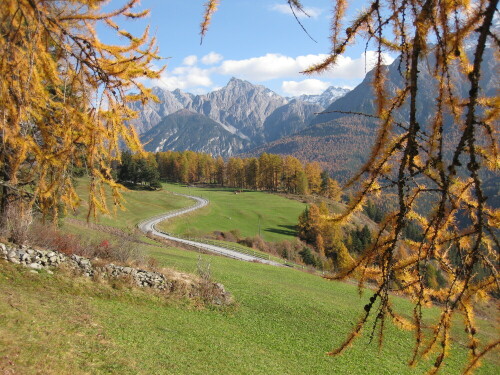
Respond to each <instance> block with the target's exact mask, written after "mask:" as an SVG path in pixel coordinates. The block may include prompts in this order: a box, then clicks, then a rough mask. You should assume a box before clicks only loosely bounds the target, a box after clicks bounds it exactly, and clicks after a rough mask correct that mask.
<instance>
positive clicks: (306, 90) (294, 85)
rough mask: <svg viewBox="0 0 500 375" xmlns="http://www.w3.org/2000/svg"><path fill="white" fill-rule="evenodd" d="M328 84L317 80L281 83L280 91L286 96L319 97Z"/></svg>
mask: <svg viewBox="0 0 500 375" xmlns="http://www.w3.org/2000/svg"><path fill="white" fill-rule="evenodd" d="M329 86H330V83H328V82H325V81H320V80H319V79H305V80H303V81H283V83H282V84H281V89H282V90H283V92H284V93H285V94H286V95H290V96H299V95H319V94H321V93H323V92H324V91H325V90H326V89H327V88H328V87H329Z"/></svg>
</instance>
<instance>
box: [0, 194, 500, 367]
mask: <svg viewBox="0 0 500 375" xmlns="http://www.w3.org/2000/svg"><path fill="white" fill-rule="evenodd" d="M169 188H171V189H172V190H177V191H182V192H187V193H191V194H195V195H203V196H205V197H207V195H208V193H210V192H207V191H205V189H186V188H181V187H175V186H174V187H170V186H169ZM136 193H137V194H136ZM127 194H130V195H128V196H127V199H128V203H127V205H128V206H129V211H126V212H127V214H124V215H123V216H122V215H120V216H119V217H117V219H116V222H113V224H114V225H115V226H117V227H120V228H128V227H129V225H134V224H135V221H139V220H141V219H143V218H144V217H147V216H153V215H155V214H157V213H160V212H164V211H165V207H164V206H163V205H164V204H165V205H167V206H168V205H170V207H172V208H171V209H174V208H177V207H174V206H176V205H180V201H179V200H178V197H175V196H172V195H169V193H167V192H165V191H162V192H131V193H127ZM251 195H252V193H243V194H238V195H236V196H235V195H234V194H232V195H231V193H229V192H227V191H220V192H219V191H217V192H215V191H214V192H213V196H212V197H208V198H209V199H211V200H212V202H213V203H212V205H211V207H210V208H211V210H207V211H208V213H209V215H212V216H211V217H212V220H214V217H216V215H214V212H217V211H219V212H223V213H224V212H225V213H228V212H233V211H230V210H229V208H224V207H222V204H223V203H224V202H225V201H229V200H230V199H231V197H232V199H235V197H238V198H239V197H243V198H244V197H245V196H249V198H248V201H246V203H245V205H246V206H247V209H249V210H253V212H254V213H256V212H259V208H258V207H259V206H258V203H259V202H260V203H262V204H263V205H264V207H265V208H266V209H267V206H269V205H270V204H271V203H272V202H274V200H273V198H272V196H270V195H268V194H264V193H260V194H256V195H255V197H256V198H250V196H251ZM266 197H270V198H268V199H270V200H269V201H266ZM172 199H173V200H174V202H172ZM251 199H254V200H253V201H252V200H251ZM242 201H243V200H242ZM276 201H279V202H280V204H282V205H283V207H285V206H286V204H287V203H288V204H290V202H291V201H289V200H286V199H283V198H282V199H281V200H276ZM236 202H237V201H232V203H230V204H229V206H231V204H232V205H236ZM182 203H183V204H186V203H189V202H187V201H184V202H182ZM291 203H294V202H291ZM295 203H296V202H295ZM130 207H136V209H137V210H138V212H134V213H131V211H132V210H131V209H130ZM142 207H144V208H145V209H144V210H142V209H140V208H142ZM233 210H234V209H233ZM283 210H285V211H286V209H284V208H283ZM263 211H264V209H263ZM288 211H290V210H289V209H288ZM299 211H300V210H299ZM200 214H201V213H200ZM269 216H270V217H273V216H275V217H279V215H271V214H270V213H269ZM105 220H111V219H105ZM193 220H194V217H193ZM200 220H201V219H200ZM269 220H271V219H269ZM101 222H105V221H104V219H103V220H102V221H101ZM207 226H208V224H207ZM64 229H65V230H66V231H70V232H73V233H85V234H86V235H88V236H91V237H93V238H97V239H111V240H113V237H114V234H111V233H106V232H104V231H102V230H93V229H91V228H86V227H84V226H83V225H81V224H79V223H78V222H73V221H72V222H68V223H66V224H65V226H64ZM217 229H223V228H220V227H218V228H217ZM207 230H208V229H207ZM135 246H138V247H139V248H140V249H141V250H142V251H144V252H145V253H147V254H149V255H150V256H153V257H155V258H156V259H157V260H158V261H159V262H160V264H161V265H163V266H166V267H170V268H175V269H178V270H181V271H185V272H189V273H194V272H196V268H197V263H198V257H199V254H198V253H196V252H192V251H187V250H180V249H175V248H171V247H163V246H160V245H158V244H155V243H154V242H152V241H150V240H147V239H143V242H142V243H136V244H135ZM202 259H203V261H205V262H210V264H211V270H212V274H213V278H214V280H216V281H218V282H221V283H223V284H224V285H225V287H226V289H227V290H229V291H230V292H231V293H232V294H233V296H234V298H235V300H236V305H235V306H232V307H229V308H223V309H215V308H199V307H197V306H195V305H193V304H192V303H189V302H187V301H182V300H177V299H175V298H170V299H163V298H158V297H157V296H155V295H152V294H148V293H145V292H143V291H138V290H135V289H128V288H125V287H121V288H120V287H117V288H112V287H111V286H109V285H107V284H102V283H93V282H91V281H89V280H87V279H83V278H80V277H71V278H68V277H65V276H64V275H60V274H58V273H56V274H55V275H49V274H47V273H41V274H37V275H35V274H33V273H30V272H29V271H28V270H27V269H25V268H22V267H18V266H14V265H11V264H6V263H5V262H3V261H0V321H1V322H2V324H0V373H2V372H4V373H22V374H38V373H43V374H69V373H71V374H88V373H95V374H105V373H119V374H266V375H267V374H415V373H424V372H425V370H426V369H428V368H429V367H430V366H431V364H432V361H433V357H431V358H430V359H429V360H428V361H427V362H424V363H420V364H419V365H418V366H417V368H409V367H407V365H406V363H407V361H408V359H409V358H410V355H411V350H412V344H413V339H414V336H413V334H412V333H411V332H404V331H400V330H398V329H396V328H394V327H392V326H390V324H389V326H390V328H389V329H388V331H387V333H386V336H385V344H384V346H383V348H382V349H381V350H380V351H379V349H378V347H377V345H376V343H372V344H368V341H369V339H368V337H369V331H365V332H364V334H363V336H362V337H361V338H360V339H359V340H358V341H357V342H356V343H355V344H354V346H353V347H351V348H349V349H348V350H347V351H346V352H345V353H344V354H343V355H342V356H340V357H335V358H331V357H328V356H326V355H325V353H326V352H327V351H329V350H331V349H333V348H334V347H336V346H337V345H339V344H340V343H341V342H342V341H343V339H344V338H345V337H346V335H347V334H348V333H349V332H350V330H351V329H352V327H353V325H354V324H355V322H356V320H357V318H358V317H359V315H360V314H361V312H362V311H363V305H364V304H365V303H366V301H367V299H368V297H369V295H370V294H369V293H367V294H365V295H364V296H363V297H362V298H360V297H359V295H358V293H357V288H356V287H355V286H354V285H351V284H348V283H340V282H331V281H326V280H324V279H322V278H320V277H318V276H315V275H311V274H308V273H305V272H300V271H297V270H293V269H289V268H285V267H283V268H278V267H271V266H266V265H262V264H256V263H247V262H241V261H236V260H232V259H228V258H224V257H220V256H211V255H202ZM394 304H395V306H396V308H397V309H398V310H400V311H402V312H403V313H405V314H409V313H410V312H411V310H410V303H409V301H407V300H405V299H402V298H394ZM437 313H438V311H437V310H427V311H426V315H427V316H428V317H435V316H436V315H437ZM492 316H494V313H493V314H492ZM478 325H479V327H480V334H481V335H482V336H483V337H484V336H489V338H494V337H495V334H496V326H495V322H494V319H492V320H486V319H478ZM454 333H455V340H454V345H453V349H452V354H453V358H452V359H449V360H447V362H446V365H445V367H444V368H443V371H442V372H441V373H443V374H457V373H460V371H461V370H462V369H463V367H464V364H465V362H466V358H467V353H466V351H465V349H464V346H465V341H464V334H463V330H461V329H460V327H459V326H458V325H457V328H456V330H455V332H454ZM498 370H499V362H498V359H497V358H495V356H494V353H493V354H491V355H489V356H488V357H487V358H486V360H485V361H484V366H483V367H482V368H481V369H480V370H479V371H478V372H477V373H478V374H496V373H498Z"/></svg>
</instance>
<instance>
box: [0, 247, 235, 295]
mask: <svg viewBox="0 0 500 375" xmlns="http://www.w3.org/2000/svg"><path fill="white" fill-rule="evenodd" d="M0 259H5V260H7V261H9V262H11V263H15V264H20V265H23V266H25V267H28V268H31V269H32V270H33V272H38V271H40V270H45V271H46V272H49V273H52V270H53V269H54V268H57V267H59V266H61V265H65V266H66V267H69V268H71V269H72V270H74V271H75V272H76V273H79V274H81V275H83V276H85V277H97V276H99V277H101V278H104V279H120V278H123V279H128V280H130V281H132V283H133V284H135V285H136V286H138V287H141V288H151V289H154V290H157V291H159V292H164V293H177V292H181V293H180V294H183V295H186V296H187V297H190V298H196V297H200V298H202V299H203V300H204V301H205V302H208V303H211V304H215V305H227V304H230V303H231V302H232V297H231V294H230V293H228V292H227V291H226V290H225V288H224V286H223V285H222V284H219V283H214V282H211V281H207V280H202V279H200V278H197V277H195V276H192V275H187V274H184V273H181V272H175V271H169V274H168V275H167V274H164V273H162V272H156V271H149V270H144V269H140V268H134V267H127V266H120V265H116V264H113V263H109V264H102V261H101V260H90V259H88V258H85V257H82V256H78V255H75V254H72V255H66V254H63V253H60V252H57V251H49V250H39V249H32V248H29V247H28V246H20V247H16V246H11V245H6V244H3V243H0Z"/></svg>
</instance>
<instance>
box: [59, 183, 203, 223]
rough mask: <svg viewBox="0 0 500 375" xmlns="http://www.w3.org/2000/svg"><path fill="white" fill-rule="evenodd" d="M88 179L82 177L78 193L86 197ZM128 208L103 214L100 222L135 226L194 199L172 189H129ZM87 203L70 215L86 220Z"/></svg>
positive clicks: (125, 203) (69, 215) (126, 193)
mask: <svg viewBox="0 0 500 375" xmlns="http://www.w3.org/2000/svg"><path fill="white" fill-rule="evenodd" d="M87 189H88V181H87V180H86V179H80V180H79V184H78V187H77V192H78V194H79V195H80V196H81V197H82V198H85V197H86V195H88V192H87ZM123 197H124V199H125V202H124V206H125V207H126V210H120V209H117V210H116V212H114V213H113V212H112V213H110V214H108V215H101V216H99V218H98V222H99V223H100V224H104V225H109V226H113V227H117V228H121V229H130V228H134V227H135V226H136V225H137V223H139V221H141V220H143V219H146V218H148V217H152V216H155V215H158V214H161V213H164V212H167V211H172V210H176V209H179V208H183V207H186V206H190V205H192V204H193V201H192V200H191V199H188V198H184V197H182V196H178V195H174V194H172V193H171V192H170V191H167V190H160V191H147V190H127V191H125V192H123ZM87 207H88V206H87V204H86V202H83V204H82V206H81V207H80V208H78V209H77V212H76V214H73V213H70V214H68V217H71V218H76V219H80V220H85V219H86V216H87ZM108 207H110V208H111V207H112V202H111V200H108Z"/></svg>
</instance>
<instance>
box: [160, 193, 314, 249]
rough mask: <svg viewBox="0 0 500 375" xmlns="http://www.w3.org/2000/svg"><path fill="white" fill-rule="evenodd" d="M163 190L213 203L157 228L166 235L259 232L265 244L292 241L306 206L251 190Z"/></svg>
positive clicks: (246, 233) (253, 234) (248, 234)
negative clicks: (197, 197)
mask: <svg viewBox="0 0 500 375" xmlns="http://www.w3.org/2000/svg"><path fill="white" fill-rule="evenodd" d="M164 188H165V189H166V190H169V191H175V192H179V193H183V194H191V195H197V196H201V197H203V198H206V199H208V200H209V201H210V204H209V205H208V206H207V207H204V208H202V209H200V210H198V211H196V212H193V213H191V214H188V215H185V216H182V217H179V218H176V219H175V220H169V221H167V222H164V223H162V224H160V225H159V226H158V227H159V228H160V229H163V230H165V231H167V232H171V233H179V234H183V235H192V236H201V235H204V234H208V233H211V232H213V231H216V230H219V231H231V230H238V231H239V232H240V233H241V235H242V236H243V237H250V236H255V235H258V234H259V221H260V233H261V236H262V237H263V238H264V240H266V241H281V240H287V239H288V240H290V239H293V238H294V237H295V236H296V233H295V226H296V225H297V222H298V217H299V215H300V214H301V213H302V211H303V210H304V209H305V204H303V203H300V202H297V201H293V200H290V199H286V198H283V197H280V196H277V195H273V194H269V193H265V192H257V191H252V192H250V191H248V192H244V193H239V194H235V193H234V190H233V189H211V188H189V187H182V186H181V185H174V184H165V185H164Z"/></svg>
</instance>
